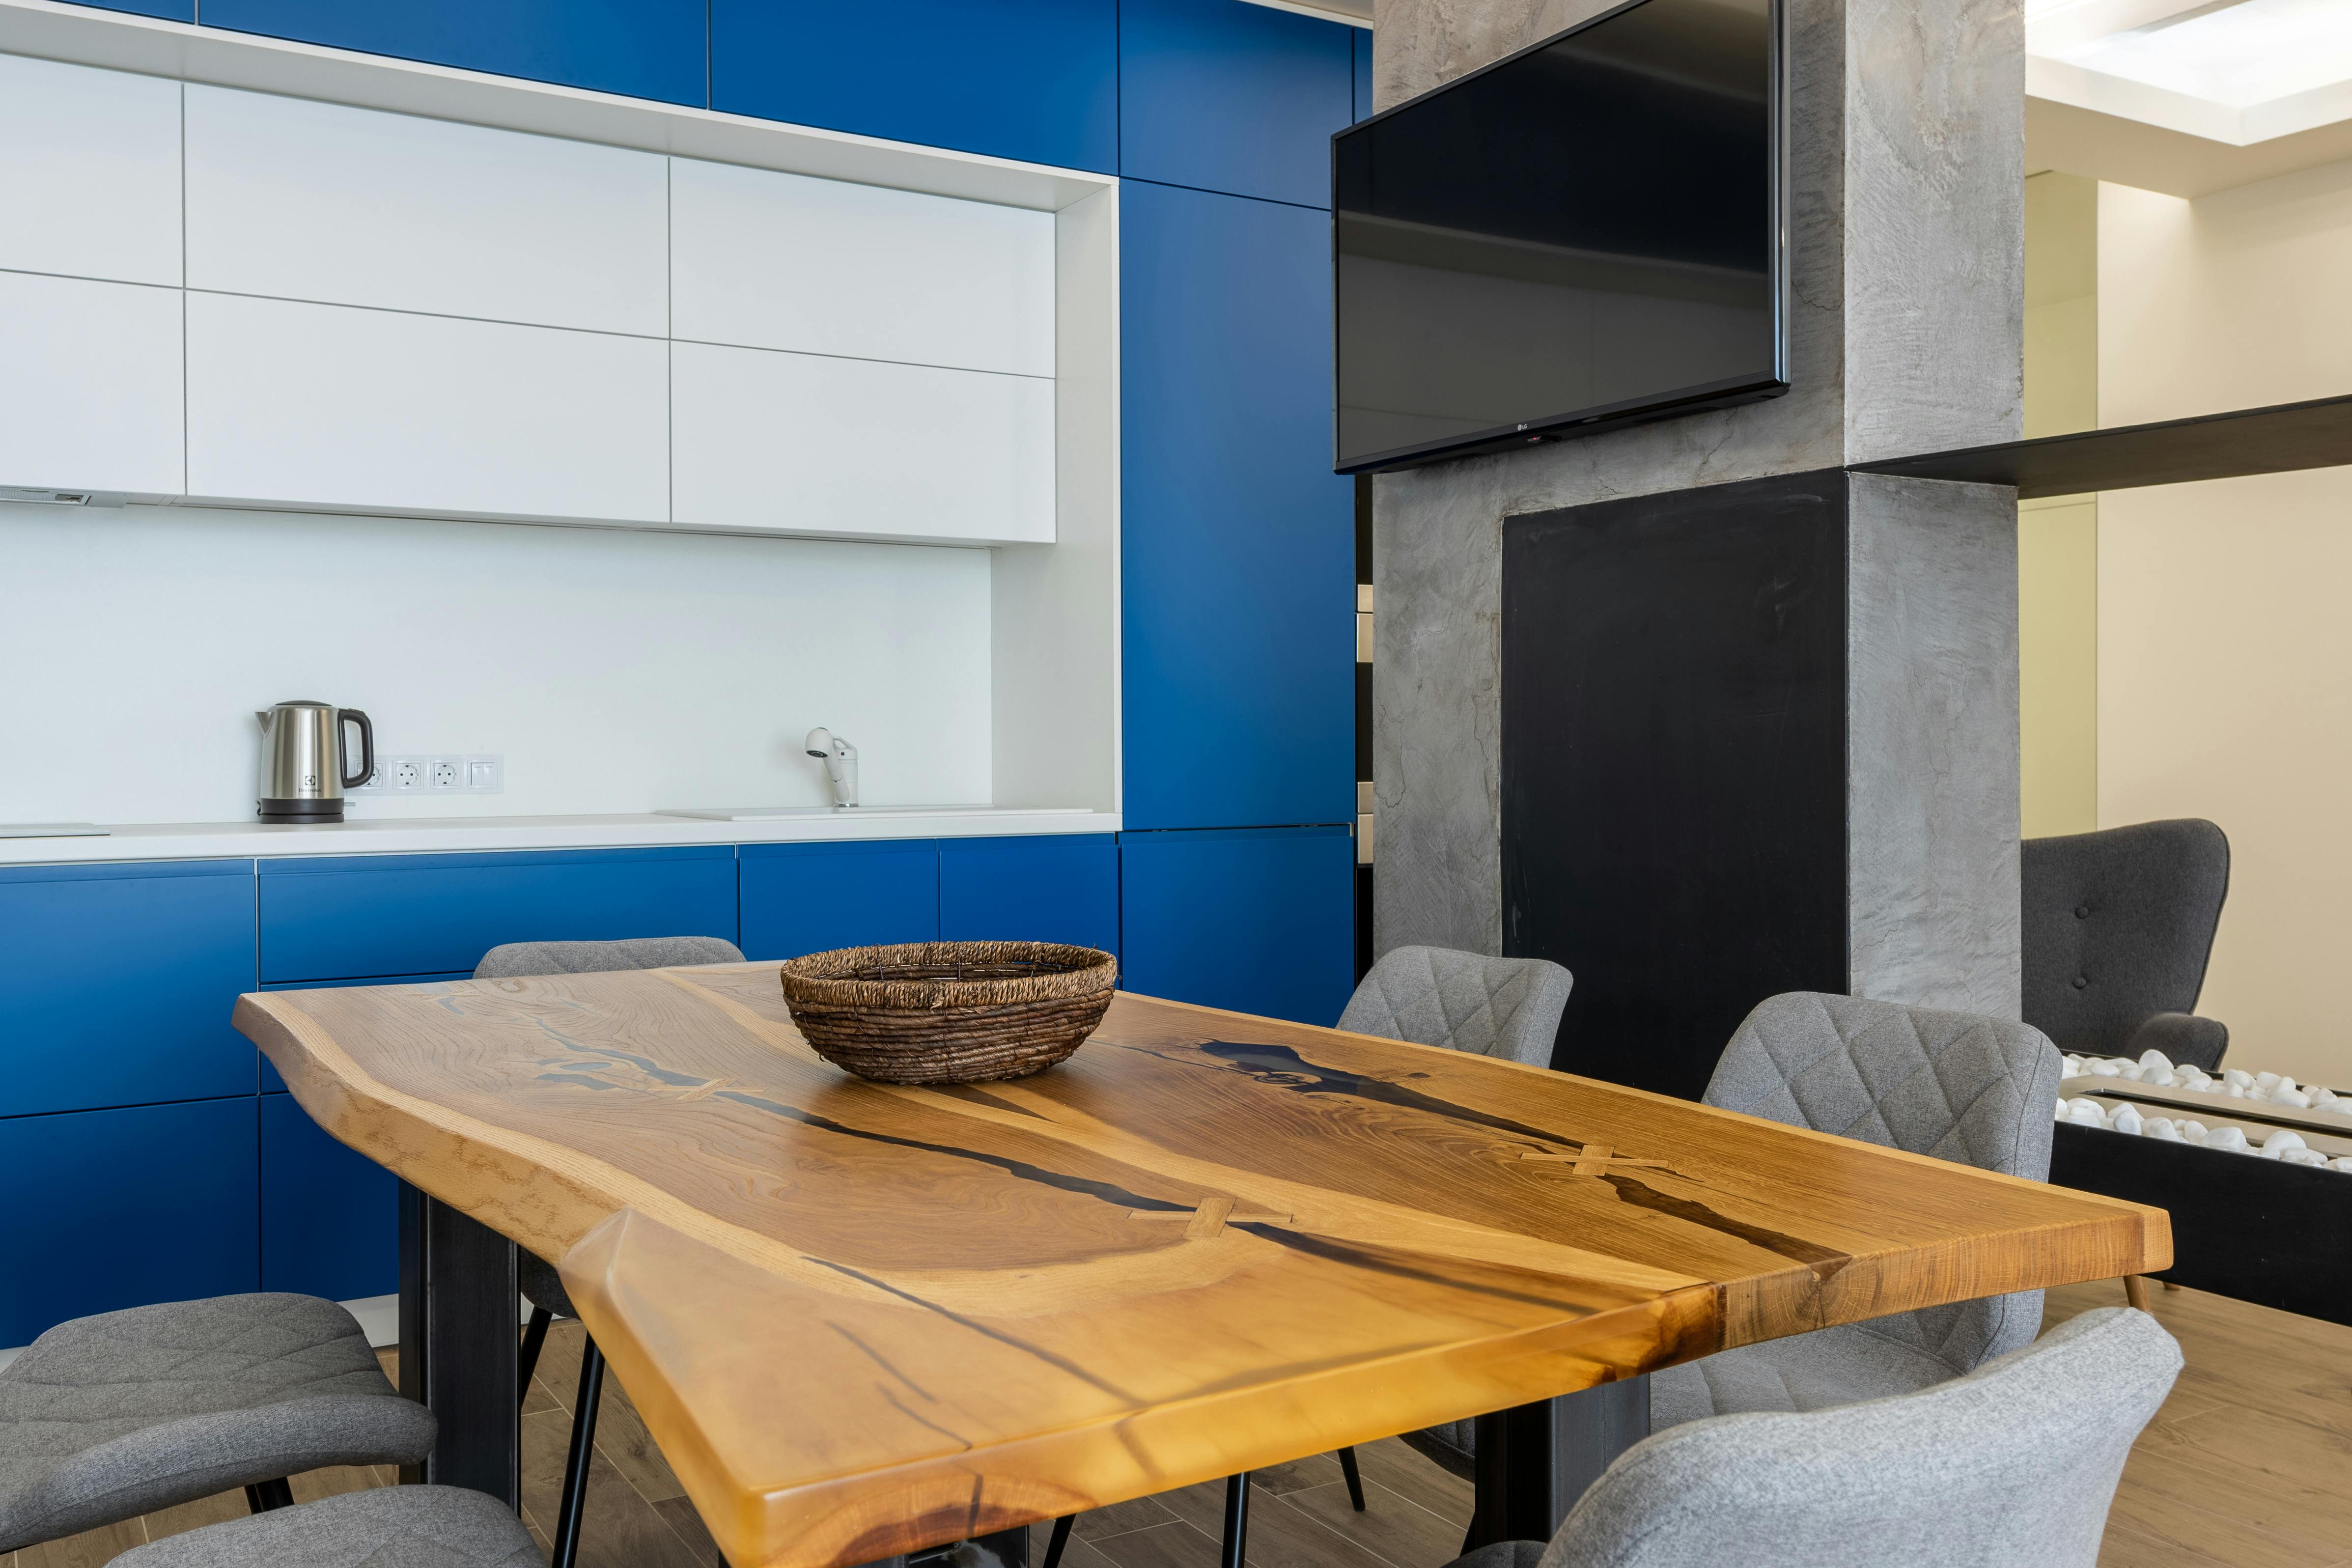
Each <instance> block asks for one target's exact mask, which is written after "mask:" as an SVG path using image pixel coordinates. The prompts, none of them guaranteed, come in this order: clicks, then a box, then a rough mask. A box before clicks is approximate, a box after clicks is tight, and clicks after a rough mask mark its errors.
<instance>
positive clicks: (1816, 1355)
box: [1650, 991, 2060, 1430]
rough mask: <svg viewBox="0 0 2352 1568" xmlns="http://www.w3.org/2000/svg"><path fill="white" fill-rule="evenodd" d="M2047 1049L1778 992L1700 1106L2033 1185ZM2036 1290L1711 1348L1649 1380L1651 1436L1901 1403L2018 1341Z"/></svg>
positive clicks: (1996, 1023) (1999, 1027) (2044, 1114)
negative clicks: (1758, 1417) (1756, 1416)
mask: <svg viewBox="0 0 2352 1568" xmlns="http://www.w3.org/2000/svg"><path fill="white" fill-rule="evenodd" d="M2059 1072H2060V1067H2059V1057H2058V1051H2057V1047H2054V1046H2053V1045H2051V1043H2050V1042H2049V1041H2048V1040H2046V1039H2044V1038H2043V1037H2042V1034H2041V1032H2040V1031H2039V1030H2037V1029H2033V1028H2032V1027H2029V1026H2026V1025H2023V1024H2015V1023H2011V1022H2008V1021H2007V1020H2005V1019H2000V1018H1989V1017H1984V1016H1979V1015H1977V1014H1974V1013H1944V1012H1937V1011H1935V1010H1933V1009H1930V1008H1926V1007H1909V1006H1905V1005H1902V1004H1900V1003H1895V1002H1873V1001H1869V1000H1866V999H1864V998H1863V997H1859V996H1832V995H1824V994H1819V993H1815V992H1804V991H1800V992H1792V993H1790V994H1787V995H1784V996H1774V997H1770V998H1769V999H1767V1000H1766V1001H1765V1002H1763V1003H1762V1004H1760V1005H1759V1006H1758V1007H1757V1008H1756V1010H1755V1011H1754V1012H1752V1013H1750V1014H1748V1017H1747V1019H1746V1021H1745V1022H1743V1023H1742V1024H1741V1025H1740V1026H1739V1029H1738V1033H1737V1034H1735V1035H1733V1036H1732V1038H1731V1044H1730V1045H1729V1046H1728V1047H1726V1048H1725V1050H1724V1053H1723V1058H1722V1059H1721V1060H1720V1061H1719V1062H1717V1064H1716V1068H1715V1077H1714V1078H1713V1079H1711V1080H1710V1081H1709V1082H1708V1084H1707V1086H1706V1096H1705V1097H1704V1098H1705V1099H1706V1103H1707V1104H1709V1105H1718V1106H1721V1107H1723V1108H1724V1109H1725V1110H1742V1111H1746V1112H1748V1114H1749V1115H1751V1116H1762V1117H1768V1118H1769V1119H1770V1120H1772V1121H1784V1122H1787V1123H1789V1124H1790V1125H1791V1126H1795V1127H1810V1128H1812V1129H1814V1130H1816V1131H1822V1132H1834V1133H1836V1134H1838V1135H1839V1136H1841V1137H1844V1138H1858V1139H1861V1140H1863V1141H1864V1142H1870V1143H1877V1144H1881V1145H1883V1146H1885V1147H1887V1148H1891V1149H1907V1150H1909V1151H1910V1152H1913V1153H1915V1154H1931V1155H1933V1156H1935V1157H1936V1158H1937V1159H1939V1160H1951V1161H1954V1162H1957V1163H1961V1164H1969V1165H1974V1166H1977V1167H1978V1168H1979V1169H1980V1170H1986V1171H1998V1172H2000V1173H2004V1174H2007V1175H2012V1176H2024V1177H2028V1178H2030V1179H2032V1180H2034V1181H2045V1180H2047V1179H2048V1178H2049V1175H2050V1137H2051V1126H2052V1123H2051V1119H2050V1107H2051V1105H2052V1104H2053V1102H2054V1101H2055V1100H2056V1099H2057V1096H2058V1081H2059ZM2041 1323H2042V1292H2040V1291H2039V1290H2027V1291H2021V1292H2019V1293H2018V1294H2016V1295H2013V1296H1994V1297H1990V1298H1988V1299H1986V1300H1980V1301H1962V1302H1958V1303H1955V1304H1953V1305H1951V1306H1945V1307H1928V1308H1925V1309H1922V1310H1918V1311H1916V1312H1904V1313H1898V1314H1896V1315H1895V1316H1893V1317H1886V1318H1874V1319H1872V1320H1871V1321H1868V1322H1864V1323H1850V1324H1844V1325H1842V1326H1840V1327H1837V1328H1831V1329H1822V1330H1819V1331H1815V1332H1813V1333H1810V1334H1800V1335H1797V1336H1795V1337H1794V1338H1791V1339H1785V1340H1772V1341H1768V1342H1765V1343H1763V1344H1758V1345H1747V1346H1743V1347H1741V1348H1740V1349H1738V1350H1731V1351H1725V1352H1720V1353H1719V1354H1717V1355H1712V1356H1709V1357H1707V1358H1706V1360H1704V1361H1698V1362H1692V1363H1687V1364H1685V1365H1683V1366H1677V1367H1669V1368H1667V1369H1666V1370H1664V1372H1660V1373H1654V1374H1653V1375H1652V1377H1651V1379H1650V1426H1651V1428H1652V1430H1657V1429H1659V1428H1662V1427H1665V1426H1674V1425H1675V1424H1677V1423H1680V1422H1684V1421H1693V1420H1696V1419H1698V1418H1700V1417H1702V1416H1706V1415H1727V1414H1730V1413H1732V1412H1734V1411H1761V1410H1780V1411H1803V1410H1819V1409H1823V1408H1826V1407H1828V1406H1831V1405H1846V1404H1851V1403H1853V1401H1855V1400H1861V1399H1870V1398H1875V1397H1879V1396H1882V1395H1886V1394H1905V1393H1910V1392H1913V1391H1915V1390H1917V1389H1921V1388H1926V1387H1927V1386H1929V1385H1930V1384H1937V1383H1941V1382H1944V1381H1945V1380H1947V1379H1948V1378H1953V1377H1957V1376H1959V1375H1960V1374H1961V1373H1966V1372H1969V1370H1971V1369H1972V1368H1974V1367H1976V1366H1978V1365H1979V1364H1980V1363H1983V1362H1985V1361H1987V1360H1989V1359H1990V1358H1991V1357H1994V1356H1998V1355H2001V1354H2004V1353H2006V1352H2010V1351H2012V1350H2015V1349H2017V1348H2019V1347H2020V1346H2021V1345H2024V1344H2027V1343H2029V1342H2032V1338H2033V1336H2034V1334H2035V1333H2036V1332H2037V1331H2039V1329H2040V1327H2041Z"/></svg>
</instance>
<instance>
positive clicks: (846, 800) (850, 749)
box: [801, 725, 857, 810]
mask: <svg viewBox="0 0 2352 1568" xmlns="http://www.w3.org/2000/svg"><path fill="white" fill-rule="evenodd" d="M801 744H802V745H803V746H805V747H806V748H807V749H808V754H809V755H810V756H812V757H816V758H819V759H820V760H822V761H823V762H824V776H825V777H826V778H828V779H830V780H831V781H833V804H834V806H835V809H836V810H838V809H839V808H841V807H843V806H846V805H856V804H857V748H856V747H855V746H853V745H851V744H850V743H849V742H846V741H845V740H843V739H842V738H841V737H840V736H838V735H836V734H835V733H834V732H833V731H830V730H828V729H826V728H824V726H823V725H819V726H817V728H815V729H814V730H811V731H809V732H808V739H807V740H805V741H803V742H801Z"/></svg>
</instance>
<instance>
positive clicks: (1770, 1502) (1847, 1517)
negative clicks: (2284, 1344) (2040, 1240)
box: [1454, 1307, 2180, 1568]
mask: <svg viewBox="0 0 2352 1568" xmlns="http://www.w3.org/2000/svg"><path fill="white" fill-rule="evenodd" d="M2179 1371H2180V1347H2179V1345H2178V1344H2176V1343H2175V1342H2173V1339H2172V1336H2171V1335H2169V1334H2168V1333H2166V1332H2165V1331H2164V1330H2163V1329H2162V1328H2160V1327H2159V1326H2158V1324H2157V1321H2156V1320H2155V1319H2153V1318H2151V1317H2149V1316H2148V1315H2147V1313H2145V1312H2135V1311H2133V1310H2130V1309H2128V1308H2125V1307H2108V1308H2105V1309H2103V1310H2098V1311H2095V1312H2085V1313H2084V1314H2083V1315H2082V1316H2081V1317H2079V1318H2075V1319H2074V1320H2072V1321H2069V1322H2066V1323H2064V1324H2063V1325H2061V1326H2060V1327H2059V1328H2057V1329H2054V1330H2053V1331H2051V1332H2050V1333H2049V1334H2048V1335H2047V1336H2045V1337H2044V1338H2043V1339H2042V1341H2041V1342H2039V1343H2036V1344H2034V1345H2032V1346H2031V1347H2029V1348H2027V1349H2023V1350H2019V1351H2014V1352H2011V1353H2009V1354H2008V1355H2005V1356H2002V1357H2000V1359H1998V1360H1996V1361H1992V1362H1989V1363H1986V1364H1985V1365H1983V1366H1980V1367H1979V1368H1978V1369H1977V1370H1976V1371H1974V1372H1972V1373H1969V1374H1968V1375H1967V1376H1965V1377H1961V1378H1958V1379H1955V1380H1953V1381H1951V1382H1948V1383H1942V1384H1937V1385H1936V1386H1935V1387H1933V1388H1928V1389H1924V1390H1921V1391H1919V1392H1917V1393H1914V1394H1899V1395H1896V1396H1895V1397H1893V1398H1889V1399H1877V1400H1872V1401H1870V1402H1868V1403H1866V1404H1862V1405H1845V1406H1843V1407H1841V1408H1838V1409H1835V1410H1816V1411H1811V1412H1809V1413H1804V1414H1796V1413H1787V1414H1780V1415H1732V1416H1727V1417H1724V1418H1722V1419H1720V1420H1714V1421H1696V1422H1693V1423H1691V1424H1690V1425H1688V1426H1677V1427H1675V1428H1674V1429H1673V1430H1672V1431H1670V1432H1661V1433H1658V1434H1656V1435H1655V1436H1651V1437H1649V1438H1647V1439H1645V1440H1644V1441H1643V1442H1640V1443H1637V1444H1635V1445H1634V1446H1633V1447H1631V1448H1629V1449H1627V1450H1626V1451H1625V1452H1624V1453H1622V1454H1621V1455H1619V1456H1618V1458H1617V1462H1616V1463H1615V1464H1613V1465H1611V1466H1610V1467H1609V1468H1608V1470H1607V1471H1606V1472H1604V1473H1603V1474H1602V1476H1601V1479H1599V1480H1597V1481H1595V1482H1593V1483H1592V1487H1591V1489H1590V1490H1588V1491H1587V1492H1586V1493H1585V1494H1584V1498H1583V1500H1582V1501H1580V1502H1579V1503H1578V1504H1577V1505H1576V1507H1575V1509H1574V1510H1571V1511H1570V1514H1569V1516H1568V1519H1567V1521H1566V1522H1565V1523H1563V1524H1562V1525H1561V1526H1560V1528H1559V1534H1557V1535H1555V1536H1554V1537H1552V1540H1551V1543H1550V1544H1549V1546H1546V1545H1544V1544H1542V1543H1540V1542H1532V1541H1504V1542H1496V1543H1495V1544H1493V1545H1491V1546H1486V1547H1481V1548H1480V1549H1479V1550H1478V1551H1476V1552H1471V1553H1470V1554H1469V1555H1467V1556H1465V1557H1462V1558H1459V1559H1456V1561H1455V1563H1454V1568H1538V1565H1540V1568H1693V1565H1695V1564H1700V1563H1724V1564H1729V1563H1737V1564H1738V1565H1739V1568H1886V1565H1887V1564H1890V1563H1900V1564H1902V1565H1903V1568H2092V1565H2093V1564H2094V1563H2096V1562H2097V1561H2098V1556H2099V1541H2100V1538H2101V1536H2102V1535H2103V1534H2104V1533H2105V1530H2106V1522H2107V1510H2108V1508H2109V1507H2110V1506H2111V1505H2112V1504H2113V1503H2114V1501H2115V1495H2116V1481H2117V1480H2118V1479H2121V1477H2122V1475H2123V1468H2124V1460H2125V1459H2126V1457H2128V1456H2129V1454H2130V1453H2131V1447H2132V1443H2133V1440H2134V1439H2135V1438H2137V1436H2139V1433H2140V1429H2141V1428H2142V1427H2144V1426H2147V1423H2148V1420H2149V1418H2150V1417H2151V1416H2153V1415H2155V1414H2156V1412H2157V1409H2158V1406H2160V1405H2162V1404H2163V1403H2164V1396H2165V1394H2167V1393H2168V1392H2169V1391H2170V1389H2171V1387H2172V1380H2173V1378H2174V1377H2175V1376H2176V1375H2178V1374H2179Z"/></svg>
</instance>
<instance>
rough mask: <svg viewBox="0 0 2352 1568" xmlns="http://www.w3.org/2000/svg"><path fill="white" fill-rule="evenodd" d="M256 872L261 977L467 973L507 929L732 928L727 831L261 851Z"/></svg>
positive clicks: (587, 936)
mask: <svg viewBox="0 0 2352 1568" xmlns="http://www.w3.org/2000/svg"><path fill="white" fill-rule="evenodd" d="M260 885H261V977H262V978H263V979H264V980H266V981H278V982H282V981H290V980H338V979H345V978H350V977H353V976H361V975H378V974H382V975H420V974H446V973H468V974H470V973H473V969H474V965H476V964H478V963H480V962H481V961H482V954H484V953H485V952H488V951H489V950H490V949H491V948H494V947H496V946H498V945H499V943H500V942H607V941H612V940H614V939H617V938H621V937H635V936H720V937H725V938H726V939H727V940H728V941H730V942H733V941H734V940H735V934H736V917H735V851H734V849H733V847H730V846H727V845H714V846H709V847H700V846H698V847H691V848H680V849H582V850H554V851H547V852H536V851H526V852H521V853H516V854H492V855H332V856H319V857H316V858H302V859H286V860H264V861H262V862H261V877H260Z"/></svg>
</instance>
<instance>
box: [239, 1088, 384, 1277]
mask: <svg viewBox="0 0 2352 1568" xmlns="http://www.w3.org/2000/svg"><path fill="white" fill-rule="evenodd" d="M261 1288H262V1289H265V1290H294V1291H299V1292H300V1293H301V1294H303V1295H306V1296H324V1297H325V1298H326V1299H327V1300H330V1301H350V1300H356V1299H358V1298H360V1297H362V1296H389V1295H390V1294H392V1293H393V1292H394V1290H397V1289H400V1189H399V1183H398V1182H397V1181H396V1180H395V1179H394V1176H393V1173H391V1172H390V1171H387V1170H385V1169H384V1168H383V1166H382V1165H379V1164H377V1163H375V1162H374V1161H373V1160H371V1159H369V1158H367V1157H366V1156H365V1155H363V1154H359V1153H355V1152H352V1150H350V1149H348V1148H346V1147H344V1146H343V1145H342V1144H341V1143H339V1142H336V1141H335V1140H334V1139H332V1138H331V1137H329V1136H328V1135H327V1134H326V1133H325V1132H324V1131H320V1127H319V1124H318V1123H317V1122H315V1121H311V1120H310V1113H309V1112H308V1111H306V1110H303V1109H302V1107H301V1106H300V1105H299V1104H298V1103H296V1101H295V1099H294V1097H293V1096H292V1095H290V1094H265V1095H263V1096H262V1097H261Z"/></svg>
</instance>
